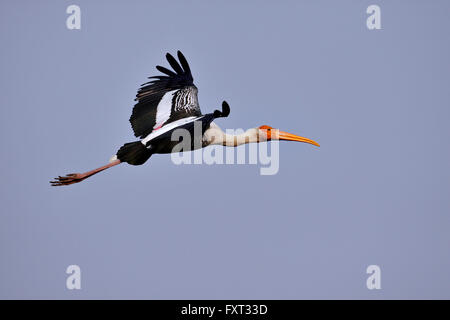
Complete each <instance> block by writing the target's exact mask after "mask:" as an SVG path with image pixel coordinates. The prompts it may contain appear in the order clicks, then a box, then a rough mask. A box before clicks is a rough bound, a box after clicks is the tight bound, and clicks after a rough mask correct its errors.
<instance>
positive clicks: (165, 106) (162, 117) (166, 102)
mask: <svg viewBox="0 0 450 320" xmlns="http://www.w3.org/2000/svg"><path fill="white" fill-rule="evenodd" d="M177 91H178V90H172V91H169V92H167V93H166V94H165V95H164V96H163V97H162V99H161V101H160V102H159V103H158V106H157V107H156V123H155V125H154V126H153V129H156V128H158V127H161V126H162V125H163V124H164V122H166V121H167V120H169V118H170V114H171V112H172V99H173V95H174V94H175V93H176V92H177Z"/></svg>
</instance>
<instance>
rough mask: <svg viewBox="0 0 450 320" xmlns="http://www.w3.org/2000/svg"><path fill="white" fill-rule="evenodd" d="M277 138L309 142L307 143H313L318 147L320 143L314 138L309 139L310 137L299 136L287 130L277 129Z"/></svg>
mask: <svg viewBox="0 0 450 320" xmlns="http://www.w3.org/2000/svg"><path fill="white" fill-rule="evenodd" d="M278 140H286V141H298V142H304V143H309V144H312V145H315V146H317V147H320V144H318V143H317V142H315V141H314V140H311V139H308V138H304V137H300V136H297V135H295V134H292V133H287V132H284V131H279V130H278Z"/></svg>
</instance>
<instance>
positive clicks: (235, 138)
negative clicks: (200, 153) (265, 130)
mask: <svg viewBox="0 0 450 320" xmlns="http://www.w3.org/2000/svg"><path fill="white" fill-rule="evenodd" d="M205 139H206V142H207V144H211V145H213V144H215V145H223V146H227V147H237V146H240V145H243V144H247V143H252V142H258V141H259V139H258V130H257V129H248V130H247V131H245V132H243V133H240V134H228V133H225V132H224V131H223V130H222V129H220V128H219V126H218V125H216V124H215V123H211V125H210V128H209V129H208V130H207V131H206V132H205Z"/></svg>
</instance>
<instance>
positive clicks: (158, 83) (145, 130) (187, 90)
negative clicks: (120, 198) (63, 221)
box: [50, 51, 319, 186]
mask: <svg viewBox="0 0 450 320" xmlns="http://www.w3.org/2000/svg"><path fill="white" fill-rule="evenodd" d="M177 54H178V59H179V63H178V61H177V60H176V59H175V58H174V57H173V56H172V55H171V54H169V53H167V54H166V58H167V61H168V62H169V64H170V66H171V67H172V69H173V71H172V70H169V69H167V68H165V67H162V66H156V69H157V70H159V71H160V72H161V73H163V74H164V75H160V76H154V77H149V79H152V80H151V81H149V82H147V83H144V84H143V85H142V86H141V88H140V89H139V90H138V92H137V95H136V99H135V101H137V103H136V104H135V106H134V108H133V112H132V114H131V117H130V122H131V126H132V128H133V131H134V135H135V136H136V137H139V139H140V140H138V141H134V142H129V143H125V144H124V145H123V146H122V147H121V148H120V149H119V151H117V153H116V154H115V155H114V156H113V157H112V158H111V159H110V161H109V163H108V164H106V165H104V166H102V167H99V168H97V169H94V170H91V171H87V172H85V173H70V174H67V175H65V176H58V177H57V178H55V179H54V180H53V181H50V183H51V185H52V186H65V185H70V184H73V183H77V182H81V181H83V180H84V179H86V178H88V177H90V176H93V175H94V174H96V173H99V172H101V171H103V170H106V169H108V168H111V167H113V166H116V165H118V164H120V163H123V162H126V163H128V164H131V165H141V164H144V163H145V162H146V161H147V160H148V159H149V158H150V156H151V155H152V154H155V153H171V152H172V151H173V148H174V146H175V145H177V144H178V143H179V141H172V138H171V136H172V133H173V132H174V130H176V129H180V128H182V129H186V130H187V131H188V132H189V133H190V134H191V137H193V138H192V139H191V142H192V146H191V147H192V149H191V150H194V149H198V148H204V147H206V146H208V145H223V146H227V147H236V146H239V145H242V144H246V143H252V142H255V143H258V142H261V141H267V140H288V141H299V142H305V143H310V144H313V145H315V146H319V144H318V143H317V142H315V141H313V140H310V139H307V138H303V137H299V136H296V135H294V134H290V133H286V132H282V131H279V130H276V129H273V128H272V127H269V126H266V125H264V126H260V127H258V128H253V129H249V130H247V131H246V132H244V133H243V134H238V135H229V134H226V133H225V132H223V131H222V130H221V129H220V128H219V126H217V125H216V124H215V123H214V122H213V120H214V119H216V118H220V117H227V116H228V114H229V113H230V107H229V106H228V103H227V102H226V101H223V103H222V111H219V110H215V111H214V112H213V113H208V114H202V113H201V111H200V106H199V104H198V98H197V92H198V90H197V87H196V86H195V85H194V79H193V78H192V74H191V69H190V68H189V64H188V63H187V61H186V58H185V57H184V55H183V54H182V53H181V52H180V51H178V52H177ZM196 123H197V125H199V126H200V125H201V132H199V133H200V135H199V133H198V132H197V136H195V134H196V132H195V131H198V130H194V127H195V125H194V124H196ZM196 141H197V143H196ZM198 142H200V143H198Z"/></svg>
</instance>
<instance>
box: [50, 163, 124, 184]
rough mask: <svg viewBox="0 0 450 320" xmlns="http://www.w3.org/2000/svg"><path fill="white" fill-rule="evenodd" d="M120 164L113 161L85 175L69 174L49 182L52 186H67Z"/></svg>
mask: <svg viewBox="0 0 450 320" xmlns="http://www.w3.org/2000/svg"><path fill="white" fill-rule="evenodd" d="M119 163H120V160H114V161H113V162H111V163H108V164H107V165H104V166H102V167H100V168H97V169H94V170H91V171H88V172H85V173H69V174H67V175H65V176H63V177H61V176H58V177H57V178H55V180H54V181H50V183H51V184H52V186H68V185H69V184H73V183H78V182H81V181H83V180H84V179H86V178H89V177H90V176H93V175H94V174H96V173H99V172H101V171H103V170H106V169H108V168H111V167H114V166H116V165H118V164H119Z"/></svg>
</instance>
